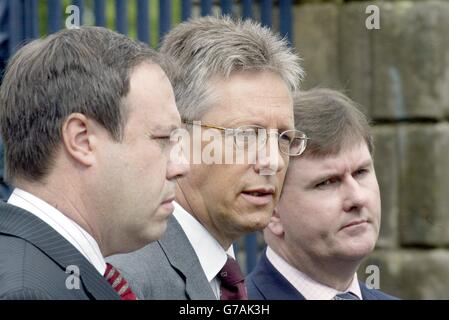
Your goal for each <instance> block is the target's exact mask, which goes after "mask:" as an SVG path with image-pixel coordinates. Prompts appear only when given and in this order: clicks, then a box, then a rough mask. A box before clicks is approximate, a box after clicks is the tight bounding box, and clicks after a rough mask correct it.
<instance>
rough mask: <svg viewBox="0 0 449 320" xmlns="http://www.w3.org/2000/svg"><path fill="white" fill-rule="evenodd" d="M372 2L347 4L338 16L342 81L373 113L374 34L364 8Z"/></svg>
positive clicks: (350, 94)
mask: <svg viewBox="0 0 449 320" xmlns="http://www.w3.org/2000/svg"><path fill="white" fill-rule="evenodd" d="M368 4H369V3H365V2H363V3H355V2H354V3H348V4H346V5H344V6H342V7H341V9H340V18H339V62H340V63H339V66H340V71H339V72H340V82H341V85H342V88H344V89H345V91H346V93H347V94H348V96H349V97H351V98H352V99H353V100H354V101H356V102H357V103H359V104H360V105H361V106H362V110H363V111H364V112H366V113H368V114H370V115H371V108H372V107H371V104H372V101H371V100H372V99H371V96H372V61H371V60H372V59H371V55H372V52H371V35H372V33H373V32H377V31H376V30H367V29H366V27H365V20H366V18H367V14H366V13H365V9H366V7H367V6H368Z"/></svg>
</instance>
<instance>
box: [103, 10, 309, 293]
mask: <svg viewBox="0 0 449 320" xmlns="http://www.w3.org/2000/svg"><path fill="white" fill-rule="evenodd" d="M161 53H163V54H165V55H167V56H169V57H171V58H173V59H174V60H175V61H176V62H177V64H178V65H179V69H180V73H179V74H177V75H176V76H173V77H171V79H172V83H173V87H174V90H175V94H176V101H177V103H178V109H179V111H180V113H181V117H182V118H183V120H184V123H185V129H186V132H187V133H188V134H189V137H190V139H184V141H185V142H187V143H189V145H188V146H185V150H189V151H191V157H190V160H191V163H192V165H191V171H190V172H189V174H188V175H186V176H185V177H184V178H182V179H179V180H178V182H177V190H176V203H175V211H174V214H173V215H174V217H173V218H172V219H171V220H170V221H169V224H168V228H167V233H166V234H165V235H164V237H163V238H162V239H161V240H160V241H158V242H157V243H154V244H150V245H148V246H146V247H144V248H143V249H141V250H139V251H137V252H134V253H131V254H126V255H119V256H116V257H112V258H111V260H110V261H113V262H114V263H115V264H116V265H117V266H118V267H119V268H120V270H122V271H123V272H124V274H125V275H126V277H127V278H128V279H130V282H131V284H132V286H133V288H135V290H136V291H137V294H138V295H140V296H141V297H142V298H144V299H222V300H225V299H245V298H246V292H245V291H246V290H245V287H244V283H243V276H242V275H241V271H239V268H238V264H237V263H236V261H235V259H234V252H233V250H232V243H233V242H234V241H236V240H237V239H238V238H239V237H241V236H243V235H245V234H246V233H250V232H252V231H255V230H261V229H263V228H264V227H265V226H266V224H267V223H268V221H269V219H270V216H271V212H272V211H273V208H274V206H275V204H276V203H277V201H278V198H279V193H280V190H281V187H282V183H283V181H284V176H285V171H286V166H287V164H288V161H289V156H295V155H298V154H300V153H301V151H302V148H301V147H302V145H303V142H304V141H305V140H304V139H301V137H298V139H296V136H295V130H293V129H294V123H293V103H292V92H293V91H294V90H295V89H296V87H297V85H298V82H299V79H300V76H301V73H302V69H301V67H300V66H299V63H298V60H299V58H298V57H297V56H296V55H295V54H294V53H293V52H292V51H291V49H290V48H289V46H288V44H287V43H286V42H285V41H283V40H282V39H280V38H279V37H278V36H276V35H274V34H273V33H272V32H271V31H270V30H269V29H267V28H263V27H262V26H260V25H259V24H257V23H255V22H252V21H239V22H236V21H232V20H231V19H228V18H223V19H219V18H212V17H204V18H200V19H194V20H190V21H189V22H186V23H182V24H180V25H178V26H177V27H176V28H174V29H173V30H172V31H170V32H169V33H168V34H167V35H166V37H165V39H164V42H163V44H162V47H161ZM223 139H224V141H223ZM211 140H212V141H211ZM207 142H211V143H209V144H207ZM252 142H254V143H252ZM223 146H224V148H223V149H224V150H223V149H221V147H223ZM255 146H258V147H260V149H262V150H260V151H261V152H260V153H256V151H255V150H254V149H253V147H255ZM211 148H212V149H213V150H212V149H211ZM268 149H269V150H270V152H269V153H268V152H267V153H265V154H264V153H263V151H266V150H268ZM251 150H254V152H252V151H251ZM240 155H243V156H244V157H242V158H239V156H240ZM236 158H239V160H242V161H239V160H236ZM230 278H233V279H234V280H235V281H229V279H230Z"/></svg>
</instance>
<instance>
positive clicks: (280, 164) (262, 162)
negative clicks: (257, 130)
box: [255, 135, 288, 175]
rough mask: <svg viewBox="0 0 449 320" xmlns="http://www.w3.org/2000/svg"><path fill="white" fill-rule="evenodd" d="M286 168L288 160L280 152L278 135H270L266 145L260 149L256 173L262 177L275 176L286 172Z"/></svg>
mask: <svg viewBox="0 0 449 320" xmlns="http://www.w3.org/2000/svg"><path fill="white" fill-rule="evenodd" d="M287 157H288V156H287ZM287 161H288V158H287ZM285 166H286V159H285V158H284V155H283V154H282V153H281V151H280V150H279V141H278V135H269V136H268V137H267V141H266V145H265V146H263V147H262V148H259V152H258V156H257V162H256V165H255V170H256V172H257V173H258V174H260V175H274V174H276V173H278V172H280V171H282V170H284V169H285Z"/></svg>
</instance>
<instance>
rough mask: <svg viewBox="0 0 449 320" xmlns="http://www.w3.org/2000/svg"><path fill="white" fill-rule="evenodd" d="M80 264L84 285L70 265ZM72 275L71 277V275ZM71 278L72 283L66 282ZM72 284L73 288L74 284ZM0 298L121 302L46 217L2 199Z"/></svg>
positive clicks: (78, 265)
mask: <svg viewBox="0 0 449 320" xmlns="http://www.w3.org/2000/svg"><path fill="white" fill-rule="evenodd" d="M71 265H72V266H76V267H78V269H79V271H80V274H79V280H80V281H79V289H78V288H77V287H75V288H74V289H68V286H67V285H66V282H68V283H69V288H70V287H72V288H73V285H74V284H75V285H76V284H77V282H76V280H75V281H71V280H73V278H74V276H73V274H72V273H71V272H70V268H69V272H68V273H66V270H67V267H68V266H71ZM69 276H72V278H68V277H69ZM67 280H68V281H67ZM70 284H72V286H70ZM0 299H8V300H9V299H20V300H37V299H38V300H40V299H57V300H73V299H76V300H93V299H101V300H110V299H111V300H119V299H120V297H119V296H118V294H117V293H116V292H115V291H114V289H113V288H112V287H111V285H110V284H109V283H108V282H107V281H106V279H105V278H103V276H102V275H100V274H99V273H98V271H97V270H96V269H95V267H94V266H93V265H92V264H91V263H90V262H89V261H88V260H87V259H86V258H84V256H83V255H82V254H81V253H80V252H79V251H78V250H77V249H76V248H75V247H74V246H73V245H72V244H70V242H68V241H67V240H66V239H65V238H64V237H62V236H61V235H60V234H59V233H58V232H56V231H55V230H54V229H53V228H51V227H50V226H49V225H48V224H46V223H45V222H44V221H42V220H40V219H39V218H37V217H36V216H34V215H33V214H31V213H29V212H28V211H26V210H23V209H21V208H19V207H16V206H13V205H10V204H7V203H4V202H0Z"/></svg>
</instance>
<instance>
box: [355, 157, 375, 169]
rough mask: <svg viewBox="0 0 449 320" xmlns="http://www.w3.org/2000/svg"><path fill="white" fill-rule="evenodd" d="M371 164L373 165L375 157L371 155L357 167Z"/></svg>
mask: <svg viewBox="0 0 449 320" xmlns="http://www.w3.org/2000/svg"><path fill="white" fill-rule="evenodd" d="M371 165H373V159H372V158H371V157H370V158H369V159H366V160H364V161H362V162H361V163H360V164H359V165H358V166H357V169H360V168H366V167H370V166H371Z"/></svg>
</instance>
